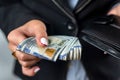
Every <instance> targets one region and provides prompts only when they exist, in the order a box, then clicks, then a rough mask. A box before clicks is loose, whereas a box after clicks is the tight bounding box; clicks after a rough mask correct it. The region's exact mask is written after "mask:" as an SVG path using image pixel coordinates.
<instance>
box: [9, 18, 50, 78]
mask: <svg viewBox="0 0 120 80" xmlns="http://www.w3.org/2000/svg"><path fill="white" fill-rule="evenodd" d="M31 36H32V37H33V36H34V37H35V38H36V41H37V44H38V45H39V46H42V47H44V46H46V45H48V42H47V33H46V27H45V24H44V23H43V22H42V21H40V20H31V21H29V22H27V23H26V24H24V25H23V26H20V27H19V28H16V29H14V30H12V31H11V32H10V33H9V34H8V42H9V48H10V50H11V51H12V52H14V51H15V50H16V48H17V46H18V44H19V43H20V42H22V41H23V40H24V39H26V38H27V37H31ZM15 56H16V58H17V59H18V61H19V63H20V64H21V66H22V72H23V74H24V75H27V76H34V75H35V73H36V72H37V71H39V70H40V68H39V66H33V65H35V64H36V63H37V62H39V61H40V59H39V58H37V57H35V56H32V55H29V54H25V53H22V52H20V51H16V52H15Z"/></svg>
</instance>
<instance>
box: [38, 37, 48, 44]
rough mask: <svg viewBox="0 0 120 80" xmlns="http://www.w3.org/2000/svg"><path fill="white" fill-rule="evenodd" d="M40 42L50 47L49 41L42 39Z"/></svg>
mask: <svg viewBox="0 0 120 80" xmlns="http://www.w3.org/2000/svg"><path fill="white" fill-rule="evenodd" d="M40 41H41V43H42V44H44V45H48V41H47V39H46V38H41V39H40Z"/></svg>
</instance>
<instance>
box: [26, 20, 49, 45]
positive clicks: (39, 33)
mask: <svg viewBox="0 0 120 80" xmlns="http://www.w3.org/2000/svg"><path fill="white" fill-rule="evenodd" d="M24 26H25V28H26V29H24V30H27V31H26V32H25V34H27V35H28V36H35V38H36V41H37V44H38V45H39V46H46V45H48V38H47V32H46V26H45V24H44V23H43V22H42V21H40V20H31V21H29V22H28V23H26V24H25V25H24Z"/></svg>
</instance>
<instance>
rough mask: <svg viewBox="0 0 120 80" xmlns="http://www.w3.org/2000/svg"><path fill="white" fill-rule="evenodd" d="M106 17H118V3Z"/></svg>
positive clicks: (119, 14) (119, 8)
mask: <svg viewBox="0 0 120 80" xmlns="http://www.w3.org/2000/svg"><path fill="white" fill-rule="evenodd" d="M108 15H117V16H120V3H119V4H117V5H115V6H114V7H113V8H112V9H111V10H110V11H109V12H108Z"/></svg>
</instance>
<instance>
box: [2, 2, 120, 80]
mask: <svg viewBox="0 0 120 80" xmlns="http://www.w3.org/2000/svg"><path fill="white" fill-rule="evenodd" d="M0 1H1V2H0V6H1V8H0V23H1V24H0V28H1V29H2V30H3V31H4V32H5V34H6V36H7V35H8V33H9V32H10V31H11V30H13V29H15V28H17V27H19V26H21V25H23V24H24V23H26V22H27V21H29V20H32V19H40V20H42V21H43V22H44V23H45V24H46V27H47V32H48V35H57V34H59V35H73V36H78V37H79V36H80V31H81V29H82V28H84V27H85V26H82V25H83V24H85V22H86V20H89V19H91V18H95V17H99V16H103V15H106V14H107V12H108V11H109V10H110V8H111V7H112V6H113V5H114V4H115V3H117V1H119V0H102V1H101V0H80V1H79V3H78V5H77V6H76V8H75V9H74V10H71V9H70V8H69V6H68V5H67V3H66V2H65V1H64V0H0ZM8 2H10V3H8ZM81 42H82V45H83V53H82V54H83V55H82V62H83V64H84V66H85V69H86V71H87V73H88V76H89V77H90V79H91V80H117V79H118V78H120V75H119V74H120V71H119V70H120V65H119V63H120V61H118V60H116V59H115V58H113V57H111V56H108V55H103V52H102V51H100V50H98V49H96V48H95V47H93V46H91V45H89V44H87V43H85V42H84V41H82V40H81ZM16 64H17V65H16V66H15V71H14V72H15V74H16V75H18V76H20V77H21V78H23V80H39V79H40V80H65V77H66V72H67V64H68V62H63V61H57V62H56V63H54V62H50V61H46V60H42V61H41V62H40V63H39V65H40V66H41V70H40V71H39V72H38V74H37V75H36V76H34V77H27V76H24V75H23V74H22V73H21V67H20V65H19V63H16ZM116 67H117V68H116ZM114 72H116V74H114Z"/></svg>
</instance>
